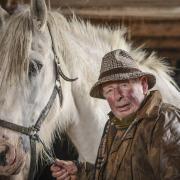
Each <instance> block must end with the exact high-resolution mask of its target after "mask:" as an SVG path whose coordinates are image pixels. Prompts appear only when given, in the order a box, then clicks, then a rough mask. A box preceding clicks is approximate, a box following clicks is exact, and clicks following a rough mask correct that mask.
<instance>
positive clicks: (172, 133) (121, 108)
mask: <svg viewBox="0 0 180 180" xmlns="http://www.w3.org/2000/svg"><path fill="white" fill-rule="evenodd" d="M155 82H156V79H155V77H154V75H152V74H150V73H145V72H142V71H140V70H139V68H138V66H137V65H136V62H135V61H134V59H133V58H132V57H131V56H130V55H129V54H128V53H127V52H125V51H123V50H120V49H118V50H115V51H112V52H109V53H107V54H106V55H105V56H104V57H103V60H102V64H101V71H100V76H99V80H98V82H97V83H95V85H94V86H93V87H92V89H91V91H90V95H91V96H92V97H95V98H101V99H106V100H107V102H108V104H109V106H110V108H111V112H110V113H109V120H108V121H107V123H106V126H105V128H104V133H103V136H102V139H101V143H100V146H99V150H98V155H97V159H96V163H95V165H94V166H93V165H90V164H89V163H81V162H72V161H61V160H57V162H56V163H55V164H54V165H52V167H51V171H52V175H53V176H54V177H56V178H57V180H60V179H71V180H73V179H81V177H83V175H86V177H85V178H84V179H95V180H119V179H123V180H130V179H134V180H155V179H156V180H160V179H163V180H164V179H166V180H175V179H176V180H177V179H180V109H178V108H177V107H174V106H172V105H170V104H165V103H163V102H162V98H161V95H160V93H159V92H158V91H149V89H151V88H152V87H153V86H154V85H155Z"/></svg>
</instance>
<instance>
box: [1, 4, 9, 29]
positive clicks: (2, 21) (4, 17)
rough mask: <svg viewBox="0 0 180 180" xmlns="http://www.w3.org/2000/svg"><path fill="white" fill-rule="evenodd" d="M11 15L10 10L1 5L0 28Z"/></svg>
mask: <svg viewBox="0 0 180 180" xmlns="http://www.w3.org/2000/svg"><path fill="white" fill-rule="evenodd" d="M8 17H9V14H8V12H6V11H5V10H4V9H3V8H2V7H1V6H0V28H1V27H2V26H3V25H4V24H5V21H6V19H7V18H8Z"/></svg>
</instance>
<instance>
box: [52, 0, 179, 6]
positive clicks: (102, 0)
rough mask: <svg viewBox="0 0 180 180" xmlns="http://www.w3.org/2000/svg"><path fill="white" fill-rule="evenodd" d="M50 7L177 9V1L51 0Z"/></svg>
mask: <svg viewBox="0 0 180 180" xmlns="http://www.w3.org/2000/svg"><path fill="white" fill-rule="evenodd" d="M51 4H52V7H117V6H120V7H122V6H126V7H127V6H128V7H134V6H135V7H139V6H141V7H157V6H158V7H177V6H179V5H180V1H179V0H167V1H165V0H66V1H63V0H51Z"/></svg>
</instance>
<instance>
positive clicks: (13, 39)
mask: <svg viewBox="0 0 180 180" xmlns="http://www.w3.org/2000/svg"><path fill="white" fill-rule="evenodd" d="M32 28H33V27H32V20H31V17H30V11H29V10H26V11H23V12H21V13H18V14H16V15H14V16H12V17H11V18H10V19H9V20H8V22H7V24H6V27H5V28H4V29H3V32H2V36H1V38H0V47H1V48H0V57H1V58H0V67H1V68H0V85H1V86H0V88H1V90H2V89H3V87H4V86H3V85H6V83H7V82H8V83H11V82H13V83H20V82H22V81H23V80H26V78H27V74H28V65H29V51H30V48H31V42H32V30H33V29H32ZM5 87H6V86H5Z"/></svg>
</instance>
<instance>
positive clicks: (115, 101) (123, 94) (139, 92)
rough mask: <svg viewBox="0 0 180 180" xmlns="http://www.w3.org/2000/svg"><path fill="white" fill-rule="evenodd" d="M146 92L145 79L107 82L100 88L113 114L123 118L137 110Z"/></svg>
mask: <svg viewBox="0 0 180 180" xmlns="http://www.w3.org/2000/svg"><path fill="white" fill-rule="evenodd" d="M147 91H148V84H147V78H146V77H141V78H139V79H131V80H124V81H116V82H109V83H106V84H104V85H103V86H102V92H103V96H104V97H105V99H106V100H107V101H108V103H109V106H110V108H111V110H112V112H113V114H114V115H115V116H116V117H117V118H118V119H121V118H124V117H126V116H128V115H130V114H132V113H134V112H136V111H137V110H138V108H139V107H140V105H141V103H142V101H143V100H144V98H145V95H146V94H147Z"/></svg>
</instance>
